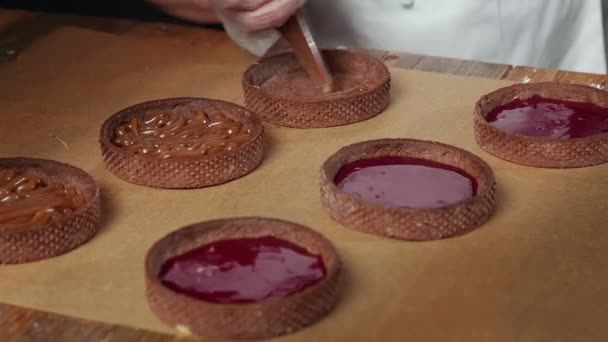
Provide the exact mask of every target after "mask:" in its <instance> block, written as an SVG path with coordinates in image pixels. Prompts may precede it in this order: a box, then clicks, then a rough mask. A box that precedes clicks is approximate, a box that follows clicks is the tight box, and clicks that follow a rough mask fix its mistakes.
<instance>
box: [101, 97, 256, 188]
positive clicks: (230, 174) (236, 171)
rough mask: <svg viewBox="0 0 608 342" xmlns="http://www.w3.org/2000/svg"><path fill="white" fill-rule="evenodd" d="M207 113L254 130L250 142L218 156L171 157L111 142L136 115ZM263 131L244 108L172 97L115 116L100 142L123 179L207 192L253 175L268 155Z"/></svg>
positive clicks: (108, 163)
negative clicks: (251, 173)
mask: <svg viewBox="0 0 608 342" xmlns="http://www.w3.org/2000/svg"><path fill="white" fill-rule="evenodd" d="M208 111H215V112H221V113H222V114H223V115H225V116H226V117H228V118H230V119H233V120H235V121H240V122H242V123H243V124H245V125H248V126H250V127H251V135H252V138H251V140H249V141H248V142H245V143H243V144H242V145H240V146H238V147H237V148H235V149H233V150H224V151H223V152H220V153H218V154H214V155H209V156H200V157H192V156H174V157H172V158H167V159H161V158H158V157H156V156H152V155H148V154H135V153H134V152H131V151H128V150H126V149H125V148H122V147H120V146H117V145H115V144H114V143H113V142H112V139H113V137H114V134H115V132H116V129H117V128H118V127H120V126H121V125H123V124H125V123H128V122H129V121H130V120H131V119H132V118H133V117H139V118H143V117H144V116H145V115H146V114H148V113H153V112H164V113H166V112H170V113H173V114H179V115H183V116H185V117H186V118H189V117H192V116H194V115H197V114H200V113H202V112H205V113H206V112H208ZM263 131H264V127H263V125H262V122H261V121H260V119H259V118H258V117H257V116H256V115H254V114H253V113H251V112H250V111H248V110H246V109H245V108H243V107H241V106H239V105H236V104H233V103H230V102H225V101H220V100H211V99H204V98H172V99H164V100H156V101H149V102H144V103H140V104H137V105H134V106H131V107H128V108H125V109H123V110H121V111H119V112H118V113H116V114H114V115H112V116H111V117H110V118H108V119H107V120H106V121H105V122H104V123H103V125H102V127H101V132H100V144H101V153H102V156H103V161H104V163H105V165H106V167H107V168H108V170H110V171H111V172H112V173H113V174H115V175H116V176H118V177H119V178H121V179H123V180H126V181H128V182H131V183H135V184H139V185H145V186H149V187H156V188H170V189H171V188H172V189H187V188H202V187H207V186H212V185H218V184H222V183H226V182H228V181H231V180H233V179H236V178H239V177H242V176H244V175H246V174H248V173H249V172H251V171H253V170H254V169H255V168H256V167H257V166H258V165H259V164H260V162H261V161H262V157H263V154H264V148H263V135H264V134H263V133H264V132H263Z"/></svg>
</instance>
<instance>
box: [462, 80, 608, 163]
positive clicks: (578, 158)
mask: <svg viewBox="0 0 608 342" xmlns="http://www.w3.org/2000/svg"><path fill="white" fill-rule="evenodd" d="M534 95H540V96H542V97H545V98H554V99H561V100H569V101H576V102H585V103H591V104H595V105H598V106H600V107H605V108H608V93H607V92H605V91H603V90H599V89H596V88H593V87H589V86H584V85H577V84H565V83H556V82H544V83H528V84H515V85H512V86H508V87H505V88H501V89H498V90H496V91H494V92H492V93H489V94H487V95H484V96H482V97H481V98H480V99H479V101H477V103H476V105H475V110H474V130H475V140H476V141H477V144H479V146H481V148H483V149H484V150H486V151H487V152H489V153H491V154H493V155H495V156H496V157H499V158H502V159H505V160H508V161H511V162H513V163H517V164H522V165H527V166H535V167H546V168H571V167H584V166H591V165H597V164H601V163H605V162H607V161H608V133H600V134H596V135H592V136H588V137H582V138H570V139H556V138H545V137H530V136H525V135H519V134H511V133H507V132H505V131H503V130H500V129H498V128H496V127H494V126H493V125H491V124H490V123H489V122H488V121H487V120H486V116H487V115H488V113H489V112H491V111H492V110H493V109H494V108H496V107H498V106H500V105H503V104H506V103H509V102H511V101H513V100H514V99H516V98H520V99H528V98H530V97H532V96H534Z"/></svg>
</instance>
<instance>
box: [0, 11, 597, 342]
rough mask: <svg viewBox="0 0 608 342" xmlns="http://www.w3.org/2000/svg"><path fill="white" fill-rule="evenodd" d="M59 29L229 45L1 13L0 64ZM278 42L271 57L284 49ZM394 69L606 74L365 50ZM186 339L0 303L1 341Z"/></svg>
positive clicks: (528, 78) (518, 77)
mask: <svg viewBox="0 0 608 342" xmlns="http://www.w3.org/2000/svg"><path fill="white" fill-rule="evenodd" d="M60 26H78V27H83V28H89V29H94V30H101V31H105V32H110V33H114V34H119V35H127V36H133V37H142V38H143V37H146V38H149V37H154V38H162V39H166V40H167V41H169V42H172V43H175V44H181V45H182V46H183V47H184V48H187V47H188V46H193V45H197V46H204V47H208V48H213V47H216V46H220V45H221V44H225V43H227V42H229V38H228V37H227V36H226V35H225V34H224V33H223V32H221V31H216V30H209V29H202V28H197V27H193V26H180V25H170V24H164V23H145V22H137V21H132V20H124V19H115V18H97V17H84V16H76V15H66V14H49V13H33V12H24V11H14V10H4V9H0V64H2V63H6V62H8V61H10V60H11V59H13V58H15V57H17V56H18V55H19V53H20V52H21V51H23V50H24V49H25V48H27V47H28V46H29V45H30V44H31V43H32V42H34V41H36V40H37V39H40V38H41V37H43V36H45V35H46V34H48V33H49V32H50V31H52V30H53V29H55V28H57V27H60ZM285 49H286V45H285V44H284V43H281V44H278V45H277V46H275V48H273V50H272V51H271V52H270V53H271V54H273V53H277V52H281V51H285ZM366 52H367V53H369V54H371V55H373V56H376V57H378V58H380V59H382V60H383V61H385V62H386V63H387V64H388V65H390V66H391V67H395V68H403V69H414V70H421V71H432V72H440V73H449V74H457V75H463V76H475V77H486V78H493V79H505V80H511V81H515V82H539V81H557V82H568V83H582V84H587V85H592V86H595V87H598V88H601V89H603V88H605V87H606V84H607V83H608V76H607V75H594V74H584V73H576V72H567V71H559V70H546V69H539V68H529V67H512V66H508V65H500V64H491V63H482V62H475V61H466V60H457V59H449V58H438V57H430V56H421V55H415V54H408V53H391V52H387V51H379V50H374V51H366ZM85 340H86V341H115V342H123V341H125V342H126V341H159V342H160V341H162V342H168V341H185V340H187V339H184V338H180V337H174V336H169V335H163V334H158V333H153V332H149V331H143V330H138V329H133V328H130V327H124V326H119V325H110V324H104V323H99V322H92V321H85V320H81V319H77V318H71V317H66V316H62V315H58V314H52V313H47V312H42V311H37V310H32V309H27V308H21V307H16V306H12V305H8V304H0V341H85Z"/></svg>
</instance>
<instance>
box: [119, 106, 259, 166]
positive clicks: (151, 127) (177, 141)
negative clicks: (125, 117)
mask: <svg viewBox="0 0 608 342" xmlns="http://www.w3.org/2000/svg"><path fill="white" fill-rule="evenodd" d="M252 136H253V135H252V133H251V127H248V126H247V125H245V124H243V123H242V122H240V121H236V120H234V119H231V118H229V117H227V116H226V115H224V114H222V113H219V112H216V113H212V114H209V113H199V114H197V115H194V116H192V117H191V118H187V117H186V116H184V115H179V114H175V113H167V112H156V113H150V114H147V115H144V116H143V117H142V118H138V117H134V118H132V119H131V120H130V121H129V122H128V123H125V124H123V125H121V126H119V127H118V128H117V129H116V131H115V133H114V138H113V140H112V142H113V143H114V144H115V145H117V146H120V147H122V148H125V149H127V150H128V151H131V152H133V153H135V154H147V155H152V156H154V157H157V158H172V157H201V156H209V155H214V154H218V153H221V152H223V151H230V150H233V149H235V148H237V147H238V146H240V145H242V144H244V143H246V142H247V141H249V140H251V138H252Z"/></svg>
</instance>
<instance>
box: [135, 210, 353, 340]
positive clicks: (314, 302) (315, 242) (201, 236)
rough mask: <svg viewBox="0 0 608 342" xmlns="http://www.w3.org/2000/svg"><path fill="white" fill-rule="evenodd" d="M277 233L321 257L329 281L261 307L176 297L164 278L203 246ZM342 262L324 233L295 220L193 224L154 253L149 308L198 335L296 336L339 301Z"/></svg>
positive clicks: (149, 265) (149, 263) (148, 270)
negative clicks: (171, 261) (173, 263)
mask: <svg viewBox="0 0 608 342" xmlns="http://www.w3.org/2000/svg"><path fill="white" fill-rule="evenodd" d="M268 234H271V235H273V236H276V237H279V238H282V239H285V240H288V241H291V242H294V243H296V244H298V245H300V246H302V247H304V248H306V249H307V250H309V251H310V252H312V253H316V254H321V255H322V257H323V261H324V262H325V266H326V268H327V275H326V277H325V278H324V279H323V280H321V281H320V282H318V283H317V284H314V285H312V286H311V287H309V288H307V289H305V290H303V291H301V292H297V293H295V294H292V295H290V296H287V297H283V298H275V299H270V300H267V301H263V302H259V303H246V304H218V303H210V302H205V301H202V300H198V299H195V298H191V297H188V296H186V295H183V294H180V293H178V292H175V291H173V290H171V289H169V288H167V287H166V286H164V285H162V283H161V282H160V280H159V279H158V272H159V271H160V267H161V265H162V264H163V263H164V262H165V261H166V260H167V259H168V258H170V257H172V256H175V255H178V254H181V253H184V252H186V251H188V250H191V249H192V248H194V247H197V246H200V245H202V244H205V243H208V242H211V241H217V240H221V239H228V238H241V237H254V236H262V235H268ZM340 270H341V261H340V259H339V257H338V254H337V252H336V250H335V248H334V246H333V245H332V243H331V242H330V241H329V240H327V239H326V238H325V237H324V236H323V235H321V234H320V233H318V232H316V231H314V230H312V229H310V228H308V227H305V226H302V225H300V224H296V223H292V222H289V221H284V220H278V219H271V218H261V217H242V218H231V219H219V220H212V221H205V222H200V223H196V224H192V225H189V226H186V227H183V228H180V229H178V230H176V231H173V232H171V233H169V234H168V235H166V236H165V237H163V238H162V239H160V240H158V241H157V242H156V243H155V244H154V245H153V246H152V247H151V248H150V249H149V251H148V253H147V255H146V264H145V278H146V290H147V298H148V304H149V306H150V308H151V309H152V311H153V312H154V313H155V314H156V316H158V318H160V320H161V321H163V322H165V323H167V324H169V325H171V326H174V327H176V328H178V329H181V330H185V331H188V332H190V333H192V334H194V335H198V336H207V337H223V338H241V339H260V338H270V337H275V336H279V335H284V334H288V333H292V332H295V331H298V330H300V329H303V328H305V327H307V326H309V325H311V324H313V323H315V322H316V321H318V320H320V319H321V318H322V317H324V316H325V315H327V314H328V313H329V312H330V311H331V310H332V309H333V307H334V306H335V304H336V302H337V299H338V285H339V279H340Z"/></svg>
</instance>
